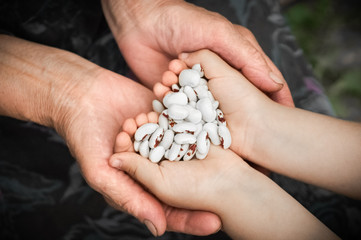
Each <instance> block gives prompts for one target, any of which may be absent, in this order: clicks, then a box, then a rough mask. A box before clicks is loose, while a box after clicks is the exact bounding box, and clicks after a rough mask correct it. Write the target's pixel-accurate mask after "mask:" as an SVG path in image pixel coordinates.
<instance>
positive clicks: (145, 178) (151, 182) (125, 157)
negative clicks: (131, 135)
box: [109, 152, 161, 194]
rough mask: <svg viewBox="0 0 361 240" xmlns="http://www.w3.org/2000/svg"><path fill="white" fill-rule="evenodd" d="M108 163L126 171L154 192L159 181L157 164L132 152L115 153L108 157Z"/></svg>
mask: <svg viewBox="0 0 361 240" xmlns="http://www.w3.org/2000/svg"><path fill="white" fill-rule="evenodd" d="M109 162H110V165H111V166H112V167H115V168H117V169H119V170H121V171H124V172H126V173H127V174H128V175H129V176H130V177H131V178H133V179H135V180H137V181H138V182H140V183H142V184H143V185H144V186H145V187H146V188H148V189H150V190H151V192H153V193H154V194H156V192H155V190H156V189H157V183H158V184H160V183H161V179H160V177H161V176H160V171H159V166H158V164H154V163H152V162H150V161H149V160H148V159H146V158H144V157H142V156H140V155H139V154H136V153H132V152H123V153H116V154H114V155H113V156H112V157H111V158H110V161H109Z"/></svg>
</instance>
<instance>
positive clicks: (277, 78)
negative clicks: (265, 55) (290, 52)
mask: <svg viewBox="0 0 361 240" xmlns="http://www.w3.org/2000/svg"><path fill="white" fill-rule="evenodd" d="M269 76H270V78H272V80H273V81H274V82H275V83H277V84H281V85H283V84H284V82H283V80H282V79H280V78H279V77H277V75H276V74H274V73H273V72H270V74H269Z"/></svg>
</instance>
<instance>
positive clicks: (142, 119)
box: [135, 113, 148, 127]
mask: <svg viewBox="0 0 361 240" xmlns="http://www.w3.org/2000/svg"><path fill="white" fill-rule="evenodd" d="M135 122H136V123H137V127H140V126H142V125H143V124H146V123H147V122H148V117H147V114H145V113H141V114H139V115H137V116H136V117H135Z"/></svg>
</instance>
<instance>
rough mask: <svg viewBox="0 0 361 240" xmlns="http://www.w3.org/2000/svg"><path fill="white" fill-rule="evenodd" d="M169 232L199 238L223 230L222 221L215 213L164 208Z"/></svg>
mask: <svg viewBox="0 0 361 240" xmlns="http://www.w3.org/2000/svg"><path fill="white" fill-rule="evenodd" d="M164 211H165V215H166V219H167V231H173V232H182V233H187V234H192V235H197V236H203V235H210V234H213V233H216V232H218V231H219V230H220V229H221V226H222V222H221V219H220V218H219V217H218V216H217V215H216V214H214V213H211V212H205V211H193V210H186V209H179V208H174V207H170V206H168V205H165V206H164Z"/></svg>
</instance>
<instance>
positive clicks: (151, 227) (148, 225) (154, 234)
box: [144, 219, 158, 237]
mask: <svg viewBox="0 0 361 240" xmlns="http://www.w3.org/2000/svg"><path fill="white" fill-rule="evenodd" d="M144 224H145V226H147V228H148V230H149V231H150V232H151V233H152V234H153V236H154V237H157V236H158V233H157V229H156V228H155V226H154V225H153V223H152V222H151V221H149V220H148V219H146V220H144Z"/></svg>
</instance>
